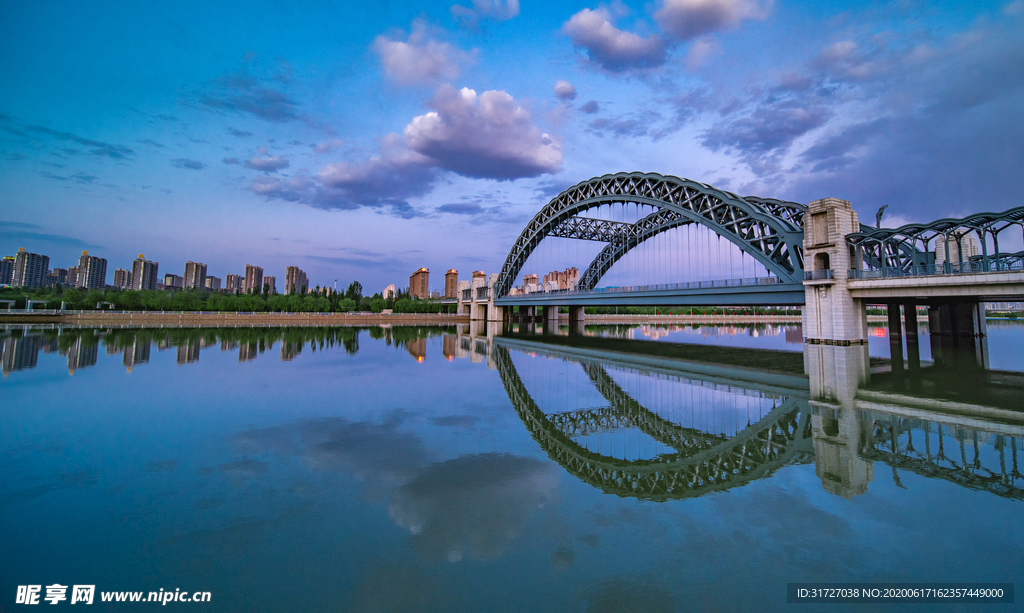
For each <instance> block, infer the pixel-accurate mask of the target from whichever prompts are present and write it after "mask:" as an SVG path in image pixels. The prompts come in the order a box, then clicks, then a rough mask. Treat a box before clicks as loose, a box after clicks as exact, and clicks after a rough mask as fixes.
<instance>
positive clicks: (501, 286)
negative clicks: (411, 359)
mask: <svg viewBox="0 0 1024 613" xmlns="http://www.w3.org/2000/svg"><path fill="white" fill-rule="evenodd" d="M625 203H634V204H643V205H648V206H652V207H654V208H655V209H656V210H655V212H654V213H651V214H650V215H648V216H647V217H644V218H643V219H640V220H639V221H637V222H635V223H623V222H615V221H606V220H600V219H593V218H588V217H578V216H577V215H578V214H579V213H582V212H585V211H587V210H589V209H593V208H597V207H599V206H603V205H608V204H625ZM806 210H807V207H806V206H804V205H802V204H798V203H795V202H785V201H781V200H775V199H771V198H756V197H748V198H741V197H740V196H737V195H736V194H733V193H731V192H727V191H723V190H719V189H717V188H715V187H712V186H710V185H707V184H704V183H698V182H696V181H691V180H689V179H680V178H679V177H672V176H664V175H660V174H655V173H640V172H630V173H618V174H614V175H604V176H602V177H596V178H594V179H590V180H588V181H583V182H581V183H579V184H577V185H574V186H573V187H570V188H569V189H567V190H565V191H564V192H562V193H561V194H559V195H557V196H555V197H554V198H553V199H552V200H551V201H550V202H549V203H548V204H547V205H545V206H544V207H543V208H542V209H541V210H540V211H539V212H538V213H537V214H536V215H534V217H533V219H532V220H530V222H529V223H528V224H527V225H526V227H525V228H524V229H523V231H522V233H521V234H520V235H519V238H518V239H516V242H515V243H514V244H513V246H512V249H511V250H510V251H509V254H508V257H506V258H505V263H504V265H503V266H502V268H501V272H500V274H499V276H498V280H497V283H496V284H495V288H494V289H495V297H502V296H507V295H508V293H509V291H510V290H511V289H512V286H513V285H514V283H515V279H516V277H518V276H519V272H520V271H521V270H522V267H523V265H524V264H525V263H526V260H527V259H528V258H529V257H530V254H531V253H533V251H534V249H536V248H537V246H538V245H539V244H540V243H541V241H542V240H544V239H545V238H547V237H549V236H550V237H563V238H574V239H580V240H597V241H604V242H607V243H608V244H607V245H606V247H605V248H604V249H603V250H602V251H601V253H600V254H598V256H597V257H596V258H595V259H594V261H593V262H592V263H591V264H590V266H589V267H588V268H587V269H586V270H585V271H584V272H583V273H582V274H581V276H580V282H579V285H578V287H579V288H580V289H585V290H590V289H593V288H594V287H596V285H597V282H598V281H599V280H600V278H601V276H603V275H604V273H606V272H607V271H608V270H609V269H610V268H611V267H612V265H614V264H615V262H617V261H618V260H619V259H621V258H622V257H623V256H624V255H625V254H626V253H628V252H629V251H630V250H632V249H633V248H635V247H636V246H638V245H640V244H641V243H643V242H644V241H647V240H649V239H650V238H652V237H654V236H657V235H658V234H661V233H662V232H665V231H667V230H670V229H672V228H675V227H679V226H682V225H686V224H691V223H696V224H700V225H702V226H704V227H707V228H708V229H710V230H712V231H713V232H715V233H716V234H718V235H719V236H722V237H724V238H726V239H728V240H729V241H731V242H732V243H733V244H735V245H736V246H737V247H738V248H739V249H740V250H741V251H742V252H744V253H746V254H747V255H749V256H751V257H752V258H754V259H755V260H756V261H758V262H759V263H761V264H762V265H763V266H764V267H765V268H766V269H767V270H768V271H769V272H770V273H772V274H774V275H775V276H776V277H777V278H778V279H779V281H781V282H783V283H796V284H799V283H802V282H803V268H804V264H803V224H802V221H803V215H804V213H805V212H806Z"/></svg>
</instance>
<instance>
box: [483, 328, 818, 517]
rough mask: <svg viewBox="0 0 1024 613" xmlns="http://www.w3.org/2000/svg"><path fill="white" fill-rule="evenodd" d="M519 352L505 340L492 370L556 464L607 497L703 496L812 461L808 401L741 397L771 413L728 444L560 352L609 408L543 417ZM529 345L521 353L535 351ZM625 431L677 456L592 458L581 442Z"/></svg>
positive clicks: (595, 365)
mask: <svg viewBox="0 0 1024 613" xmlns="http://www.w3.org/2000/svg"><path fill="white" fill-rule="evenodd" d="M516 345H517V343H515V341H504V340H502V341H499V342H498V344H497V345H496V347H495V349H494V352H495V355H494V362H495V364H496V365H497V369H498V372H499V374H500V375H501V379H502V382H503V383H504V385H505V391H506V392H507V393H508V395H509V399H510V400H511V401H512V406H513V407H514V408H515V410H516V413H517V414H518V415H519V417H520V419H522V420H523V423H524V424H525V425H526V428H527V430H529V432H530V434H531V435H532V436H533V438H534V439H535V440H536V441H537V442H538V443H539V444H540V446H541V447H542V448H543V449H544V451H545V452H547V454H548V455H549V456H550V457H551V458H552V459H553V460H555V461H556V462H558V463H559V464H560V465H562V466H563V467H564V468H565V469H566V470H568V471H569V472H570V473H572V474H573V475H575V476H576V477H578V478H580V479H581V480H583V481H585V482H587V483H589V484H591V485H594V486H596V487H599V488H601V489H602V490H604V491H606V492H609V493H614V494H618V495H620V496H636V497H639V498H645V499H652V500H665V499H669V498H686V497H691V496H699V495H702V494H705V493H708V492H711V491H717V490H723V489H727V488H730V487H736V486H738V485H742V484H744V483H747V482H749V481H752V480H754V479H759V478H762V477H764V476H767V475H769V474H771V473H772V472H773V471H774V470H776V469H777V468H779V467H781V466H785V465H787V464H791V463H794V462H799V461H801V460H803V459H805V458H807V456H808V453H809V452H810V451H811V446H810V421H809V413H808V410H807V402H806V397H805V398H798V397H786V396H782V395H778V394H773V393H770V392H766V393H765V392H763V393H757V392H755V391H754V390H743V391H745V392H747V393H750V394H751V395H752V396H753V397H755V398H757V399H758V400H770V401H771V403H772V408H771V410H769V411H767V413H766V414H765V415H764V416H763V417H761V418H760V419H759V420H758V421H756V422H755V423H751V424H749V425H747V426H746V428H744V429H742V430H740V431H739V432H735V433H733V434H732V435H731V436H726V435H723V434H719V433H714V432H706V431H702V430H700V429H697V428H694V427H684V426H682V425H679V424H677V423H674V422H672V421H670V420H669V419H666V418H665V417H663V416H662V415H661V414H660V413H659V412H656V411H652V410H651V409H649V408H647V407H645V406H644V405H643V404H641V403H640V402H638V401H637V400H635V399H634V398H633V397H632V396H631V395H630V394H629V393H627V392H626V391H625V390H624V389H623V388H622V387H621V386H620V385H619V384H618V383H616V381H615V380H614V379H613V377H612V376H611V375H610V374H609V372H608V370H607V369H606V368H605V366H604V365H603V364H601V363H600V362H599V361H597V360H593V359H586V358H581V357H573V356H571V355H566V354H564V353H562V354H561V355H559V352H552V353H548V355H549V356H551V355H553V356H558V357H561V358H562V359H563V360H567V361H570V362H573V363H577V364H579V365H580V366H581V367H582V369H583V371H584V373H585V374H586V376H587V377H588V379H589V381H590V382H591V383H592V384H593V385H594V387H595V388H596V389H597V391H598V392H599V393H600V395H601V396H602V397H603V398H604V399H605V400H606V401H607V402H608V404H609V406H608V407H602V408H597V409H585V410H570V411H565V412H559V413H548V412H545V411H544V410H543V409H542V408H541V407H540V406H539V405H538V403H537V402H536V401H535V400H534V398H533V396H532V395H531V393H530V391H529V390H528V389H527V385H526V384H525V383H524V382H523V380H522V378H521V377H520V376H519V373H518V370H517V369H516V366H515V363H514V360H513V358H512V353H511V352H510V349H509V348H510V347H511V348H513V350H514V349H515V348H516ZM531 345H533V343H530V344H529V345H525V346H524V345H519V347H521V348H523V350H527V351H530V350H532V351H536V350H537V348H536V347H531ZM541 351H544V349H541ZM620 370H621V369H620ZM634 372H642V371H634ZM664 376H666V377H668V379H669V380H674V381H676V382H677V383H680V384H682V383H683V382H686V381H687V380H686V379H684V378H682V377H680V376H679V375H678V374H677V375H664ZM737 391H738V390H737ZM741 393H742V392H741ZM684 402H685V401H684ZM623 428H632V429H635V430H637V431H639V432H641V433H643V434H645V435H646V436H647V437H649V438H650V439H651V440H653V441H657V442H659V443H661V444H662V445H664V446H665V447H666V448H668V449H669V450H671V453H662V454H659V455H657V456H656V457H653V458H644V459H626V458H622V457H615V456H613V455H609V454H607V453H601V452H598V451H593V450H591V449H589V448H588V447H587V446H585V445H583V444H581V442H580V439H581V438H582V437H585V436H586V435H588V434H592V433H595V432H607V431H610V430H617V429H623ZM638 440H639V439H638Z"/></svg>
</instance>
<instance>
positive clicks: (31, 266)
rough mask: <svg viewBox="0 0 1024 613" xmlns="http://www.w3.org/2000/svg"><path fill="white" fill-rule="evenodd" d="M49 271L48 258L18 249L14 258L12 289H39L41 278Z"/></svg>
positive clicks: (41, 282)
mask: <svg viewBox="0 0 1024 613" xmlns="http://www.w3.org/2000/svg"><path fill="white" fill-rule="evenodd" d="M49 270H50V256H48V255H39V254H38V253H29V252H28V251H25V249H24V248H22V249H18V254H17V255H16V256H14V278H13V280H12V281H11V285H13V286H14V287H40V286H41V285H42V284H43V277H44V276H46V273H47V272H49Z"/></svg>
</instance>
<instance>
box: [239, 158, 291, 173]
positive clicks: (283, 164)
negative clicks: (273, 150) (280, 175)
mask: <svg viewBox="0 0 1024 613" xmlns="http://www.w3.org/2000/svg"><path fill="white" fill-rule="evenodd" d="M244 164H245V167H246V168H251V169H253V170H262V171H263V172H277V171H278V170H282V169H285V168H288V165H289V162H288V158H286V157H284V156H276V157H275V156H273V155H266V156H264V157H258V156H257V157H254V158H250V159H248V160H246V161H245V162H244Z"/></svg>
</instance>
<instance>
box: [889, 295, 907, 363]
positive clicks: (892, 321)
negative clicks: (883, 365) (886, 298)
mask: <svg viewBox="0 0 1024 613" xmlns="http://www.w3.org/2000/svg"><path fill="white" fill-rule="evenodd" d="M886 311H887V312H888V314H889V360H890V361H891V362H892V371H893V372H894V373H895V372H902V371H903V324H902V323H901V319H902V317H901V316H900V303H898V302H890V303H889V304H888V305H886Z"/></svg>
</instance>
